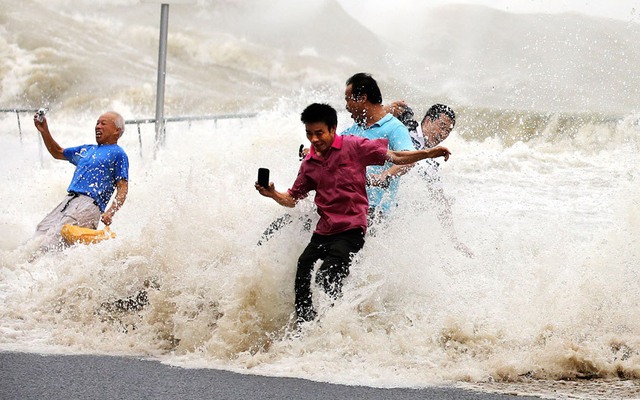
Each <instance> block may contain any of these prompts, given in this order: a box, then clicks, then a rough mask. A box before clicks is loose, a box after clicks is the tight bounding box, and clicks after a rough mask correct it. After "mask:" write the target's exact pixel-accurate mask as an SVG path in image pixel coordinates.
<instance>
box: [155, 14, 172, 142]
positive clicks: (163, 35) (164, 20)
mask: <svg viewBox="0 0 640 400" xmlns="http://www.w3.org/2000/svg"><path fill="white" fill-rule="evenodd" d="M168 31H169V4H162V8H161V13H160V48H159V51H158V87H157V91H156V150H157V149H158V147H159V146H162V145H164V142H165V121H164V82H165V77H166V75H167V72H166V69H167V32H168Z"/></svg>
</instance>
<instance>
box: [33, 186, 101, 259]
mask: <svg viewBox="0 0 640 400" xmlns="http://www.w3.org/2000/svg"><path fill="white" fill-rule="evenodd" d="M100 215H101V213H100V208H99V207H98V205H97V204H96V202H95V201H94V200H93V199H92V198H91V197H89V196H85V195H83V194H78V193H69V194H68V195H67V197H65V198H64V199H63V200H62V201H61V202H60V204H58V206H57V207H56V208H54V209H53V211H51V212H50V213H49V215H47V216H46V217H44V219H43V220H42V221H41V222H40V223H39V224H38V227H37V228H36V236H42V239H41V240H42V241H41V242H40V247H41V248H43V249H50V248H55V247H59V246H62V245H63V242H62V240H63V239H62V236H61V235H60V230H61V229H62V226H63V225H64V224H72V225H77V226H81V227H83V228H91V229H96V228H97V227H98V223H99V222H100Z"/></svg>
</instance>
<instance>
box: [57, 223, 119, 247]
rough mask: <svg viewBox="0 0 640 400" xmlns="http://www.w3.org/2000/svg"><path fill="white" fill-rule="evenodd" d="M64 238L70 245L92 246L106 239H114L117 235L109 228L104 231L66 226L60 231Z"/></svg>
mask: <svg viewBox="0 0 640 400" xmlns="http://www.w3.org/2000/svg"><path fill="white" fill-rule="evenodd" d="M60 234H61V235H62V237H63V238H64V239H65V240H66V241H67V242H69V243H83V244H92V243H98V242H101V241H103V240H105V239H114V238H115V237H116V234H115V233H114V232H111V229H109V227H108V226H105V227H104V229H100V230H97V229H91V228H83V227H80V226H76V225H71V224H64V225H63V226H62V229H61V230H60Z"/></svg>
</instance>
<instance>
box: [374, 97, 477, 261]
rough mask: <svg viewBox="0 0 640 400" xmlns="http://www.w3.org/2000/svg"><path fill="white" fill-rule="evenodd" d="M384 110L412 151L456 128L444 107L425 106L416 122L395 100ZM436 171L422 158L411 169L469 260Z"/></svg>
mask: <svg viewBox="0 0 640 400" xmlns="http://www.w3.org/2000/svg"><path fill="white" fill-rule="evenodd" d="M385 109H386V110H387V111H389V112H390V113H392V114H394V115H395V116H396V117H397V118H398V119H399V120H400V121H401V122H402V123H403V124H405V125H406V126H407V129H408V130H409V134H410V135H411V140H412V142H413V144H414V147H415V148H416V149H429V148H432V147H435V146H437V145H439V144H440V143H442V142H443V141H444V140H445V139H447V138H448V137H449V134H450V133H451V131H452V130H453V128H454V127H455V125H456V113H455V112H454V111H453V109H452V108H451V107H449V106H447V105H444V104H434V105H432V106H431V107H429V109H428V110H427V112H426V113H425V115H424V117H423V118H422V121H421V122H420V123H418V122H417V121H416V120H415V119H414V113H413V110H412V109H411V107H409V106H408V105H407V103H405V102H404V101H395V102H393V103H391V104H389V105H387V106H385ZM439 168H440V164H439V163H438V162H437V161H436V160H433V159H426V160H423V161H421V162H419V163H418V164H416V167H415V170H416V171H417V172H418V173H419V174H420V175H421V176H422V177H423V178H424V179H425V181H426V182H427V183H428V184H429V186H428V187H429V192H430V194H431V196H432V198H433V199H434V201H435V203H436V204H437V205H438V207H439V210H438V213H437V215H438V219H439V220H440V223H441V225H442V227H443V229H444V230H445V232H446V233H447V236H449V239H450V240H451V242H452V243H453V245H454V247H455V248H456V249H457V250H459V251H460V252H461V253H462V254H464V255H465V256H467V257H473V256H474V253H473V251H471V249H469V247H468V246H467V245H465V244H464V243H462V242H461V241H460V240H459V239H458V235H457V234H456V231H455V228H454V226H453V216H452V213H451V200H450V199H449V197H447V196H446V195H445V193H444V190H443V185H442V179H441V177H440V171H439Z"/></svg>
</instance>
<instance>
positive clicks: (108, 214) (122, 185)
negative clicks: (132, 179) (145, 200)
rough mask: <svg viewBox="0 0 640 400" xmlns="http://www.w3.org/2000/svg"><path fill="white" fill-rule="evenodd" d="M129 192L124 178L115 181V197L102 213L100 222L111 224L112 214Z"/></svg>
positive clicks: (120, 205)
mask: <svg viewBox="0 0 640 400" xmlns="http://www.w3.org/2000/svg"><path fill="white" fill-rule="evenodd" d="M128 192H129V183H128V182H127V180H126V179H120V180H119V181H118V182H117V183H116V197H115V198H114V199H113V202H112V203H111V207H109V209H108V210H107V211H105V212H104V214H102V218H101V220H102V223H103V224H105V225H111V222H112V220H113V216H114V214H115V213H116V211H118V210H119V209H120V207H122V205H123V204H124V201H125V200H126V199H127V193H128Z"/></svg>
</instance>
